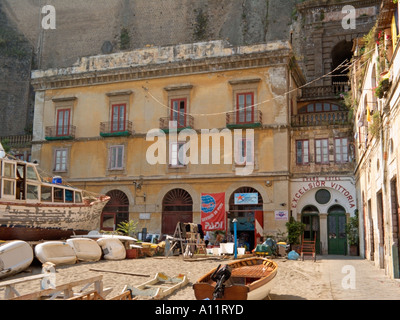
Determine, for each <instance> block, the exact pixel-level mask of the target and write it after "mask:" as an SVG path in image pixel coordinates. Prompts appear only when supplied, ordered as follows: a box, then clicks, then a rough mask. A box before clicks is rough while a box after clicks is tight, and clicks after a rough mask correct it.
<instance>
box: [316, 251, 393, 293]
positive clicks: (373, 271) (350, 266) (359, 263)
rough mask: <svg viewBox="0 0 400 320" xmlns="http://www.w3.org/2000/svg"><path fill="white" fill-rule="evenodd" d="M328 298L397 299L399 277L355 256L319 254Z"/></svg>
mask: <svg viewBox="0 0 400 320" xmlns="http://www.w3.org/2000/svg"><path fill="white" fill-rule="evenodd" d="M318 258H319V260H320V261H321V262H322V263H321V271H322V273H323V275H324V276H325V277H326V278H325V279H326V280H327V281H328V282H329V283H330V288H331V299H332V300H400V280H398V279H390V278H389V276H387V275H385V270H384V269H379V268H378V267H376V266H375V265H374V262H372V261H368V260H365V259H363V258H359V257H347V256H346V257H343V256H320V257H318Z"/></svg>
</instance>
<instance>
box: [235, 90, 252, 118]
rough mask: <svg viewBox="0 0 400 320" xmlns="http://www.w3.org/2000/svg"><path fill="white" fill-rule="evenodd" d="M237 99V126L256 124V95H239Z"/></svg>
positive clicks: (250, 93)
mask: <svg viewBox="0 0 400 320" xmlns="http://www.w3.org/2000/svg"><path fill="white" fill-rule="evenodd" d="M236 99H237V102H236V106H237V110H236V119H237V124H243V123H254V93H253V92H249V93H238V94H237V96H236Z"/></svg>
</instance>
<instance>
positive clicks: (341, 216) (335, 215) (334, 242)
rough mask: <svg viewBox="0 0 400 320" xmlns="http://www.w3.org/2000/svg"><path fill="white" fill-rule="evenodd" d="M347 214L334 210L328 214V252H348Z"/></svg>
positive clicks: (341, 253) (340, 253)
mask: <svg viewBox="0 0 400 320" xmlns="http://www.w3.org/2000/svg"><path fill="white" fill-rule="evenodd" d="M346 247H347V242H346V214H345V213H344V211H342V210H332V211H331V212H330V213H329V214H328V254H339V255H345V254H346V251H347V250H346Z"/></svg>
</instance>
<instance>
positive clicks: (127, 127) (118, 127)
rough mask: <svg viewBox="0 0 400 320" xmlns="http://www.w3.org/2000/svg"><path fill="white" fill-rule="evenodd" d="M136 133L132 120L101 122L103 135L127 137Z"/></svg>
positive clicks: (101, 133)
mask: <svg viewBox="0 0 400 320" xmlns="http://www.w3.org/2000/svg"><path fill="white" fill-rule="evenodd" d="M133 134H134V131H133V124H132V121H120V122H117V121H109V122H101V123H100V135H101V136H102V137H125V136H131V135H133Z"/></svg>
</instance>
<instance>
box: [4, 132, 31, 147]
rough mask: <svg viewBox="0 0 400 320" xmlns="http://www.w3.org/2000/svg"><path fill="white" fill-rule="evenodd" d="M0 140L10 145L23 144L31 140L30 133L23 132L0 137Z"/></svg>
mask: <svg viewBox="0 0 400 320" xmlns="http://www.w3.org/2000/svg"><path fill="white" fill-rule="evenodd" d="M0 141H7V144H8V145H10V146H24V145H27V144H30V143H31V142H32V135H31V134H25V135H20V136H6V137H0Z"/></svg>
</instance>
